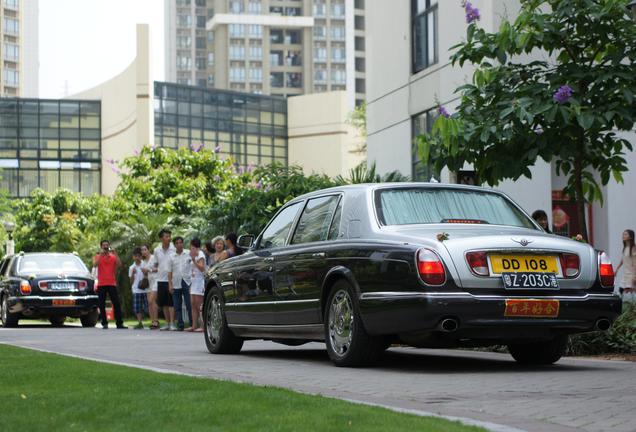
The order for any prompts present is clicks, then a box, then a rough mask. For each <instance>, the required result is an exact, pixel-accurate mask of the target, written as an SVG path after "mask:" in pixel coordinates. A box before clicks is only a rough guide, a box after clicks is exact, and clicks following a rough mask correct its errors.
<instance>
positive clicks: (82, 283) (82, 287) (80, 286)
mask: <svg viewBox="0 0 636 432" xmlns="http://www.w3.org/2000/svg"><path fill="white" fill-rule="evenodd" d="M77 286H78V287H79V289H80V290H85V289H86V281H79V282H78V284H77Z"/></svg>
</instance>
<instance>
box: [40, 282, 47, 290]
mask: <svg viewBox="0 0 636 432" xmlns="http://www.w3.org/2000/svg"><path fill="white" fill-rule="evenodd" d="M38 286H39V287H40V289H41V290H42V291H48V290H49V283H48V282H43V281H41V282H38Z"/></svg>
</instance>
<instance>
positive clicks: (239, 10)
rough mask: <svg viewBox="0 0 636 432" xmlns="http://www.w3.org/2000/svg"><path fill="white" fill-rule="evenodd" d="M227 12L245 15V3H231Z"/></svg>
mask: <svg viewBox="0 0 636 432" xmlns="http://www.w3.org/2000/svg"><path fill="white" fill-rule="evenodd" d="M229 11H230V13H233V14H243V13H245V3H243V2H242V1H231V2H230V8H229Z"/></svg>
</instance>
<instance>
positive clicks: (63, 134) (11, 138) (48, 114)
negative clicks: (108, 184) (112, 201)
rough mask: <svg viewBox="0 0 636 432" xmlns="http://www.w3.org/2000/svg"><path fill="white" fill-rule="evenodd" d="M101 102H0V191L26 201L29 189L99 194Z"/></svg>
mask: <svg viewBox="0 0 636 432" xmlns="http://www.w3.org/2000/svg"><path fill="white" fill-rule="evenodd" d="M101 146H102V142H101V102H100V101H87V100H82V101H80V100H66V99H65V100H47V99H1V100H0V168H2V169H3V172H2V173H0V175H2V181H1V182H2V188H3V189H4V190H6V191H8V192H9V193H10V194H11V195H12V196H13V197H15V198H26V197H28V196H29V195H30V194H31V191H33V189H35V188H38V187H40V188H42V189H44V190H46V191H48V192H54V191H55V190H56V189H57V188H59V187H64V188H68V189H70V190H72V191H74V192H83V193H84V194H85V195H91V194H94V193H101Z"/></svg>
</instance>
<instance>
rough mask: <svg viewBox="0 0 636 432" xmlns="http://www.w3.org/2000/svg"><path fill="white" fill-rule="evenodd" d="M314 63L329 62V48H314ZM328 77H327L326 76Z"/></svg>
mask: <svg viewBox="0 0 636 432" xmlns="http://www.w3.org/2000/svg"><path fill="white" fill-rule="evenodd" d="M314 61H315V62H326V61H327V48H314ZM325 77H326V75H325ZM325 79H327V78H325Z"/></svg>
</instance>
